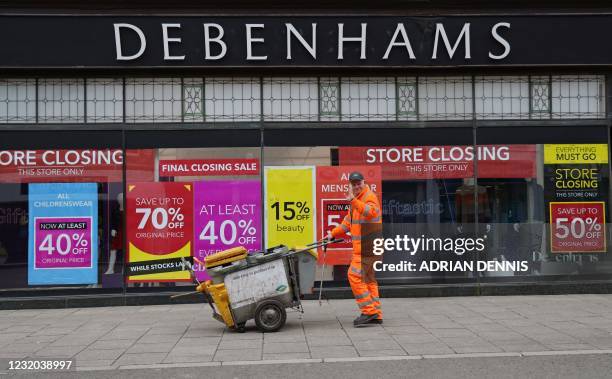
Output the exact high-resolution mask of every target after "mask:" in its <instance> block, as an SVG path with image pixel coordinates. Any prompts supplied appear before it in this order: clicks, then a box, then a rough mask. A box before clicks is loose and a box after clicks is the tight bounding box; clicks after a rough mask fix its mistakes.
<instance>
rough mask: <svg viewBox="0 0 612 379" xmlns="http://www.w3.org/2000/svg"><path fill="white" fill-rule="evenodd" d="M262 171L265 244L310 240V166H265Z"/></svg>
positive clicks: (297, 243)
mask: <svg viewBox="0 0 612 379" xmlns="http://www.w3.org/2000/svg"><path fill="white" fill-rule="evenodd" d="M264 171H265V176H264V178H265V184H264V185H265V193H266V194H265V201H266V213H265V215H266V245H267V247H272V246H276V245H287V246H290V247H297V246H304V245H307V244H309V243H312V242H314V238H315V234H316V233H315V223H314V222H315V209H314V207H313V204H314V201H315V196H314V195H315V189H314V184H315V170H314V166H297V167H266V168H265V169H264Z"/></svg>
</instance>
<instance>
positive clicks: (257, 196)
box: [193, 180, 261, 281]
mask: <svg viewBox="0 0 612 379" xmlns="http://www.w3.org/2000/svg"><path fill="white" fill-rule="evenodd" d="M194 213H195V221H194V224H195V228H194V237H193V240H194V250H193V255H194V257H195V258H197V259H195V261H196V262H194V271H195V273H196V278H197V279H198V280H199V281H203V280H206V279H210V277H209V276H208V275H207V274H206V272H205V268H204V267H202V265H201V264H200V263H199V262H198V260H199V261H200V262H203V261H204V259H205V258H206V256H208V255H210V254H214V253H217V252H219V251H223V250H226V249H230V248H232V247H236V246H244V247H245V248H246V249H247V250H248V251H249V252H254V251H258V250H260V249H261V184H260V182H259V180H215V181H207V182H197V183H194Z"/></svg>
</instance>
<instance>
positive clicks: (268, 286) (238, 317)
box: [194, 239, 342, 332]
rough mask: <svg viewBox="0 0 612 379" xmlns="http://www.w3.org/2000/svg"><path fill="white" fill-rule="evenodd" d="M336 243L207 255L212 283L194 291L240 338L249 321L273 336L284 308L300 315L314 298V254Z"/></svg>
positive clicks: (283, 316) (282, 321)
mask: <svg viewBox="0 0 612 379" xmlns="http://www.w3.org/2000/svg"><path fill="white" fill-rule="evenodd" d="M341 241H342V240H331V241H329V240H327V239H323V240H321V241H318V242H315V243H312V244H310V245H307V246H306V247H305V248H303V249H290V248H289V247H287V246H284V245H279V246H275V247H272V248H269V249H267V250H265V251H261V252H257V253H254V254H247V251H246V249H245V248H244V247H235V248H232V249H229V250H225V251H222V252H219V253H216V254H213V255H209V256H207V257H206V259H205V262H204V265H205V267H206V272H207V273H208V274H209V275H210V277H211V280H207V281H205V282H202V283H198V286H197V288H196V290H197V291H198V292H201V293H202V294H203V295H204V296H205V297H206V298H207V300H208V303H209V304H210V306H211V308H212V310H213V318H215V319H217V320H219V321H221V322H223V323H224V324H225V325H226V326H227V327H229V328H231V329H234V330H236V331H238V332H244V331H245V324H246V322H247V321H248V320H251V319H254V320H255V324H256V325H257V328H258V329H259V330H260V331H262V332H275V331H277V330H279V329H280V328H282V327H283V325H285V321H286V319H287V311H286V309H287V308H293V309H295V310H297V311H299V312H303V309H302V306H301V303H300V297H301V295H304V294H312V292H313V290H312V287H313V285H314V279H315V268H316V263H317V252H316V250H317V249H318V248H319V247H323V249H324V250H325V249H326V247H327V245H329V244H332V243H337V242H341ZM194 278H195V276H194ZM194 280H196V279H194Z"/></svg>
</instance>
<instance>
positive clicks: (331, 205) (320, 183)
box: [316, 166, 382, 265]
mask: <svg viewBox="0 0 612 379" xmlns="http://www.w3.org/2000/svg"><path fill="white" fill-rule="evenodd" d="M353 171H359V172H361V173H362V174H363V175H364V177H365V181H366V184H367V185H369V186H370V189H371V190H372V191H374V193H376V195H377V196H378V199H379V200H380V199H382V178H381V169H380V167H376V166H318V167H317V185H316V187H317V215H318V217H317V239H322V238H323V237H325V235H326V234H327V231H328V230H331V229H333V228H335V227H336V226H337V225H338V224H340V223H341V222H342V220H343V219H344V216H346V215H347V214H348V210H349V207H350V203H349V202H348V201H347V200H346V199H345V195H346V193H347V192H348V191H349V190H350V183H349V180H348V177H349V174H350V173H351V172H353ZM351 254H352V242H351V239H350V236H347V237H346V238H345V242H343V243H339V244H334V245H330V246H329V247H328V248H327V252H325V253H324V252H323V249H319V264H323V263H325V264H331V265H348V264H350V262H351Z"/></svg>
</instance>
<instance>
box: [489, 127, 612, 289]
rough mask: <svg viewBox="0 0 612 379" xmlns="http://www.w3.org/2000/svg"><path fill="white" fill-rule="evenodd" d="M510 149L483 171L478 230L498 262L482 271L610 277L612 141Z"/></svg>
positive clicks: (498, 277)
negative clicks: (501, 164)
mask: <svg viewBox="0 0 612 379" xmlns="http://www.w3.org/2000/svg"><path fill="white" fill-rule="evenodd" d="M565 133H569V131H567V132H565ZM479 148H481V147H479ZM505 149H506V151H507V153H508V156H509V159H508V160H507V161H506V162H507V164H506V168H505V169H503V170H502V169H499V168H497V169H496V170H484V169H483V170H482V171H481V172H480V175H479V178H478V187H479V188H480V189H481V192H482V195H479V202H478V214H479V230H478V232H479V234H480V235H482V236H486V240H487V243H486V250H485V251H484V254H483V257H486V260H487V261H488V262H493V263H490V264H491V265H492V267H495V269H489V270H483V271H482V272H481V275H482V276H483V277H484V279H486V280H487V281H512V280H513V278H515V279H517V277H525V276H532V277H549V278H551V277H559V278H561V277H562V278H567V277H568V276H570V277H577V276H583V277H587V276H588V277H591V278H596V277H609V273H610V272H611V268H610V267H611V266H610V259H609V252H610V247H609V239H608V237H607V231H606V229H609V225H608V224H606V221H605V220H608V219H609V212H610V211H609V200H608V199H609V191H610V182H609V172H610V171H609V152H608V149H609V146H608V145H607V144H606V143H586V144H584V143H581V144H575V143H572V144H559V143H551V144H548V143H539V144H522V145H520V144H508V145H506V146H505ZM530 162H531V163H530ZM606 253H608V254H606ZM483 259H484V258H483Z"/></svg>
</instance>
